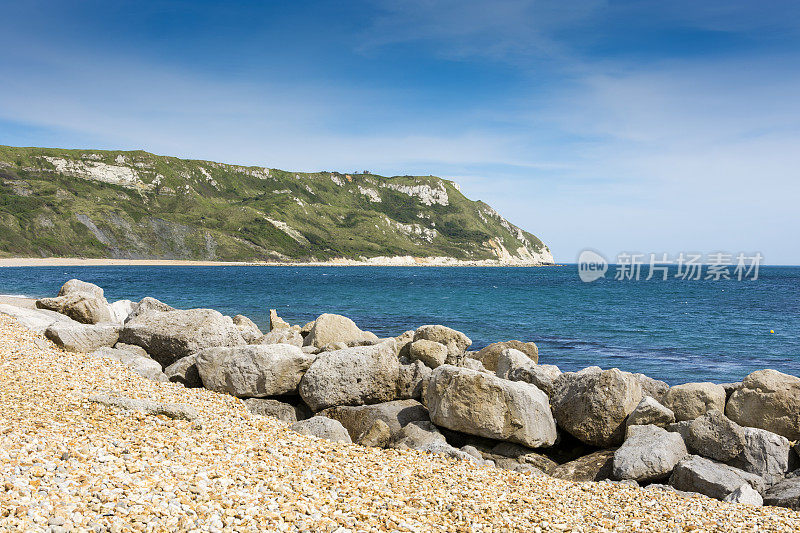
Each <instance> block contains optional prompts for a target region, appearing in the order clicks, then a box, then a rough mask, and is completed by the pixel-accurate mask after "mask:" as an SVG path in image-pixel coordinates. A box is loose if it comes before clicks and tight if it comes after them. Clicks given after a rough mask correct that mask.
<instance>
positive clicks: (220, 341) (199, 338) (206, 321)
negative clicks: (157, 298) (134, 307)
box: [120, 309, 245, 366]
mask: <svg viewBox="0 0 800 533" xmlns="http://www.w3.org/2000/svg"><path fill="white" fill-rule="evenodd" d="M120 341H122V342H125V343H127V344H135V345H137V346H141V347H142V348H144V349H145V350H146V351H147V353H149V354H150V356H151V357H152V358H153V359H155V360H156V361H158V362H159V363H161V365H162V366H169V365H171V364H172V363H174V362H175V361H177V360H178V359H180V358H182V357H186V356H187V355H192V354H194V353H197V352H199V351H200V350H203V349H205V348H211V347H216V346H241V345H244V344H245V342H244V339H243V338H242V335H241V334H240V333H239V329H238V328H237V327H236V326H235V325H234V324H233V321H232V320H231V319H230V318H228V317H224V316H222V314H221V313H219V312H218V311H214V310H213V309H189V310H188V311H160V312H153V311H148V312H146V313H144V314H140V315H138V316H136V317H135V318H133V319H130V320H128V322H126V323H125V326H124V327H123V328H122V332H121V333H120Z"/></svg>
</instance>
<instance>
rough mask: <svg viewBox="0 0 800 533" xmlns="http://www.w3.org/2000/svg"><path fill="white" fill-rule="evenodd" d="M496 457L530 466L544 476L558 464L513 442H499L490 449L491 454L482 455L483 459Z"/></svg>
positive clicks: (494, 458)
mask: <svg viewBox="0 0 800 533" xmlns="http://www.w3.org/2000/svg"><path fill="white" fill-rule="evenodd" d="M498 456H502V457H506V458H509V459H513V460H515V461H517V462H518V463H524V464H529V465H532V466H534V467H536V468H537V469H539V470H541V471H542V472H544V473H545V474H549V473H551V472H552V471H553V470H555V469H556V468H557V467H558V463H556V462H555V461H553V460H552V459H550V458H548V457H546V456H544V455H542V454H539V453H536V452H535V451H533V450H532V449H530V448H528V447H526V446H521V445H519V444H514V443H513V442H500V443H498V444H497V445H495V446H494V447H493V448H492V450H491V453H485V454H483V458H484V459H492V460H496V459H497V457H498Z"/></svg>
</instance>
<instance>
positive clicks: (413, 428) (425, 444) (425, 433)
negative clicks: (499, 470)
mask: <svg viewBox="0 0 800 533" xmlns="http://www.w3.org/2000/svg"><path fill="white" fill-rule="evenodd" d="M394 447H395V448H398V449H401V450H408V449H411V450H419V451H421V452H428V453H435V454H440V455H446V456H448V457H453V458H454V459H460V460H465V461H472V462H478V461H481V462H482V460H480V459H476V458H475V457H473V456H472V455H470V454H468V453H465V452H462V451H461V450H459V449H458V448H455V447H453V446H451V445H450V444H448V443H447V440H446V439H445V438H444V435H442V434H441V433H440V432H439V430H438V429H437V428H436V426H434V425H433V424H432V423H430V422H424V421H421V422H410V423H409V424H408V425H406V426H405V427H404V428H403V429H402V430H400V433H399V434H398V435H397V438H396V440H395V442H394Z"/></svg>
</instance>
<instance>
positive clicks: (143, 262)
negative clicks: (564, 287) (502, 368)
mask: <svg viewBox="0 0 800 533" xmlns="http://www.w3.org/2000/svg"><path fill="white" fill-rule="evenodd" d="M46 266H494V267H498V266H504V267H509V266H520V267H530V266H553V265H538V264H526V263H505V262H500V261H492V260H483V261H461V260H458V259H452V258H449V257H410V256H406V257H375V258H372V259H369V260H367V261H356V260H354V259H332V260H330V261H317V262H296V263H295V262H278V261H270V262H267V261H240V262H236V261H189V260H184V259H107V258H79V257H5V258H2V257H0V267H46Z"/></svg>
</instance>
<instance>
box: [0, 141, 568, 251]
mask: <svg viewBox="0 0 800 533" xmlns="http://www.w3.org/2000/svg"><path fill="white" fill-rule="evenodd" d="M0 256H45V257H46V256H62V257H67V256H73V257H75V256H80V257H113V258H142V259H150V258H164V259H198V260H232V261H237V260H238V261H251V260H266V261H274V260H282V261H286V260H288V261H309V260H312V261H314V260H317V261H322V260H328V259H332V258H349V259H360V258H374V257H381V256H387V257H396V256H415V257H452V258H456V259H461V260H470V261H477V260H485V259H496V260H498V259H499V260H501V261H503V262H508V263H541V262H544V263H547V262H552V256H551V255H550V252H549V249H548V248H547V247H546V246H545V245H544V244H543V243H542V242H541V241H540V240H539V239H538V238H536V237H535V236H534V235H531V234H530V233H528V232H526V231H523V230H521V229H520V228H518V227H516V226H514V225H513V224H510V223H509V222H508V221H506V220H505V219H504V218H502V217H501V216H500V215H499V214H498V213H497V212H495V211H494V210H493V209H492V208H491V207H489V206H488V205H486V204H485V203H483V202H476V201H471V200H469V199H467V198H466V197H465V196H464V195H463V194H461V192H460V191H459V190H458V186H457V185H456V184H455V183H453V182H451V181H448V180H444V179H441V178H437V177H434V176H395V177H390V178H387V177H382V176H378V175H375V174H371V173H367V172H365V173H360V174H343V173H339V172H315V173H296V172H287V171H283V170H277V169H269V168H263V167H245V166H237V165H229V164H221V163H215V162H211V161H196V160H185V159H179V158H175V157H166V156H157V155H153V154H150V153H147V152H143V151H133V152H123V151H99V150H62V149H46V148H14V147H6V146H0Z"/></svg>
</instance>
